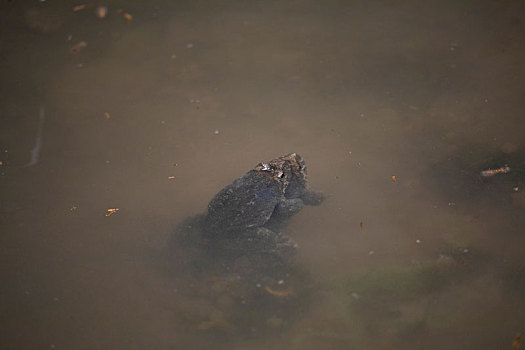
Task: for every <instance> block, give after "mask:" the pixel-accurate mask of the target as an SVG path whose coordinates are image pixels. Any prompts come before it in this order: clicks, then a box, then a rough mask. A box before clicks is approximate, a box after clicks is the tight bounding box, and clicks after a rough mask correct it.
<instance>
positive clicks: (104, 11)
mask: <svg viewBox="0 0 525 350" xmlns="http://www.w3.org/2000/svg"><path fill="white" fill-rule="evenodd" d="M95 15H97V17H98V18H100V19H102V18H105V17H106V16H107V15H108V8H107V7H106V6H99V7H97V9H96V10H95Z"/></svg>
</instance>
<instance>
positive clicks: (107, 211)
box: [105, 208, 119, 216]
mask: <svg viewBox="0 0 525 350" xmlns="http://www.w3.org/2000/svg"><path fill="white" fill-rule="evenodd" d="M117 211H119V208H110V209H107V210H106V214H105V216H111V215H113V214H115V213H116V212H117Z"/></svg>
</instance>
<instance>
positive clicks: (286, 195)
mask: <svg viewBox="0 0 525 350" xmlns="http://www.w3.org/2000/svg"><path fill="white" fill-rule="evenodd" d="M323 199H324V196H323V195H322V194H321V193H320V192H317V191H313V190H310V189H308V188H307V168H306V164H305V161H304V160H303V158H302V157H301V156H300V155H299V154H297V153H290V154H287V155H284V156H281V157H277V158H275V159H272V160H270V161H268V162H262V163H259V164H257V165H256V166H255V167H254V168H253V169H251V170H250V171H248V172H247V173H246V174H245V175H244V176H242V177H240V178H238V179H236V180H234V181H233V182H232V183H231V184H230V185H227V186H226V187H224V188H223V189H222V190H221V191H219V193H217V194H216V195H215V196H214V197H213V199H212V200H211V201H210V203H209V204H208V211H207V214H206V218H205V230H206V231H207V232H208V233H209V234H210V236H214V237H220V238H228V237H229V238H232V237H240V236H242V235H243V234H244V233H246V232H250V233H249V234H252V232H253V230H254V229H257V228H262V227H265V228H268V229H270V230H280V228H281V227H282V226H283V225H284V223H285V222H286V220H287V219H288V218H290V217H291V216H293V215H295V214H297V213H298V212H299V211H301V209H302V208H303V206H304V205H319V204H320V203H321V202H322V201H323Z"/></svg>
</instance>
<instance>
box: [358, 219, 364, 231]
mask: <svg viewBox="0 0 525 350" xmlns="http://www.w3.org/2000/svg"><path fill="white" fill-rule="evenodd" d="M359 227H360V228H361V231H362V230H363V228H364V227H365V223H364V222H362V221H361V222H360V223H359Z"/></svg>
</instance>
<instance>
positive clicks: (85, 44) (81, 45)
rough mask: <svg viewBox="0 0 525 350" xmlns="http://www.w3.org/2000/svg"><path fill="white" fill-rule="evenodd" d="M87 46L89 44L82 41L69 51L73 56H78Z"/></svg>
mask: <svg viewBox="0 0 525 350" xmlns="http://www.w3.org/2000/svg"><path fill="white" fill-rule="evenodd" d="M86 46H87V43H86V42H85V41H81V42H79V43H76V44H75V45H73V46H72V47H71V49H70V50H69V51H70V52H71V53H72V54H77V53H79V52H80V50H82V49H84V48H85V47H86Z"/></svg>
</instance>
